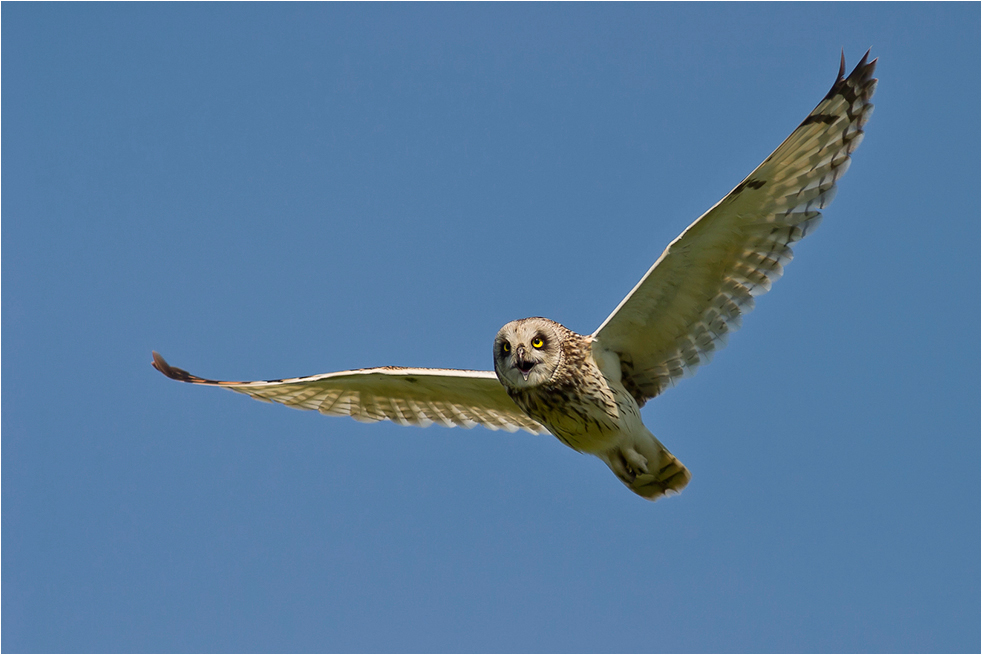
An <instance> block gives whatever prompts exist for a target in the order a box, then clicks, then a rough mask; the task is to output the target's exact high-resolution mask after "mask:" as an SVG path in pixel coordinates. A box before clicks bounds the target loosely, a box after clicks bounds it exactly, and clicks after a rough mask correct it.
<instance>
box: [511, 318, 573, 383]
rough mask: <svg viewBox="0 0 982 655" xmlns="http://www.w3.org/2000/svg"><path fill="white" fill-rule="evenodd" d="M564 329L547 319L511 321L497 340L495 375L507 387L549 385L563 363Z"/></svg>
mask: <svg viewBox="0 0 982 655" xmlns="http://www.w3.org/2000/svg"><path fill="white" fill-rule="evenodd" d="M565 331H566V330H565V328H563V326H561V325H560V324H559V323H556V322H555V321H550V320H549V319H547V318H541V317H538V316H536V317H533V318H523V319H521V320H519V321H512V322H511V323H508V324H507V325H505V326H504V327H503V328H501V329H500V330H498V336H496V337H495V338H494V372H495V374H497V376H498V379H499V380H501V383H502V384H503V385H505V386H506V387H511V388H514V389H527V388H529V387H536V386H538V385H540V384H543V383H545V382H548V381H549V380H550V379H551V378H552V376H553V374H554V373H555V372H556V369H558V368H559V366H560V364H562V361H563V337H564V332H565Z"/></svg>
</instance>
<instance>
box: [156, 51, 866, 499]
mask: <svg viewBox="0 0 982 655" xmlns="http://www.w3.org/2000/svg"><path fill="white" fill-rule="evenodd" d="M868 57H869V52H867V53H866V55H864V56H863V59H862V61H860V62H859V65H858V66H856V69H855V70H853V72H852V73H850V74H849V76H848V77H846V76H845V75H844V74H845V57H844V56H843V57H842V59H841V63H840V65H839V75H838V77H837V79H836V82H835V84H833V85H832V89H831V90H830V91H829V92H828V94H827V95H826V96H825V98H823V99H822V101H821V102H820V103H819V104H818V106H817V107H816V108H815V109H814V111H812V112H811V113H810V114H809V115H808V117H807V118H805V120H804V121H802V123H801V125H799V126H798V128H797V129H796V130H795V131H794V132H792V133H791V136H789V137H788V138H787V139H786V140H785V141H784V143H782V144H781V145H780V146H778V148H777V150H775V151H774V152H773V153H771V155H770V156H769V157H768V158H767V159H765V160H764V163H762V164H761V165H760V166H758V167H757V168H756V170H754V172H753V173H751V174H750V176H749V177H747V178H746V179H745V180H744V181H743V182H741V183H740V184H738V185H737V186H736V188H734V189H733V190H732V191H731V192H730V193H728V194H727V195H726V197H725V198H723V199H722V200H720V201H719V202H718V203H716V205H715V206H713V207H712V208H711V209H710V210H709V211H707V212H706V213H705V214H703V215H702V216H701V217H700V218H699V219H698V220H696V221H695V222H694V223H693V224H692V225H690V226H689V227H687V228H686V229H685V231H684V232H682V234H681V235H680V236H679V237H678V238H677V239H675V240H674V241H673V242H672V243H670V244H669V246H668V247H667V248H666V249H665V251H664V252H663V253H662V255H661V257H659V258H658V260H657V261H656V262H655V263H654V265H653V266H652V267H651V268H650V269H649V270H648V272H647V273H646V274H645V276H644V277H643V278H641V281H640V282H638V284H637V286H635V287H634V289H633V290H632V291H631V292H630V293H629V294H627V297H626V298H624V300H622V301H621V303H620V304H619V305H618V306H617V308H616V309H614V311H613V313H612V314H611V315H610V316H608V317H607V320H605V321H604V322H603V324H602V325H601V326H600V327H599V328H597V330H596V331H595V332H594V333H593V334H591V335H589V336H584V335H581V334H577V333H575V332H573V331H571V330H568V329H566V328H565V327H563V326H562V325H560V324H559V323H556V322H555V321H550V320H549V319H547V318H539V317H535V318H525V319H521V320H518V321H512V322H511V323H508V324H507V325H505V326H504V327H503V328H501V330H500V331H499V332H498V335H497V336H496V337H495V339H494V350H493V355H494V371H493V372H492V371H469V370H455V369H433V368H401V367H395V366H385V367H382V368H366V369H359V370H355V371H340V372H337V373H324V374H322V375H312V376H309V377H302V378H290V379H286V380H268V381H257V382H223V381H218V380H207V379H204V378H199V377H197V376H195V375H191V374H190V373H188V372H187V371H183V370H181V369H179V368H174V367H173V366H170V365H169V364H168V363H167V362H166V361H164V358H163V357H161V356H160V355H158V354H157V353H153V366H154V367H155V368H156V369H157V370H158V371H160V372H161V373H163V374H164V375H166V376H167V377H169V378H173V379H175V380H180V381H182V382H191V383H193V384H204V385H211V386H218V387H224V388H226V389H231V390H232V391H237V392H239V393H244V394H247V395H249V396H252V397H253V398H256V399H258V400H264V401H267V402H268V401H272V402H277V403H282V404H284V405H288V406H290V407H296V408H299V409H316V410H318V411H320V412H321V413H323V414H328V415H331V416H351V417H352V418H354V419H356V420H359V421H380V420H382V419H388V420H390V421H394V422H396V423H400V424H403V425H420V426H427V425H431V424H433V423H438V424H440V425H444V426H448V427H449V426H462V427H466V428H470V427H473V426H475V425H483V426H485V427H487V428H490V429H492V430H498V429H502V430H507V431H508V432H514V431H516V430H519V429H521V430H526V431H528V432H532V433H547V432H548V433H551V434H553V435H555V436H556V437H557V438H558V439H559V440H560V441H562V442H563V443H564V444H566V445H567V446H569V447H570V448H572V449H574V450H577V451H579V452H582V453H589V454H591V455H595V456H597V457H599V458H600V459H601V460H603V462H604V463H605V464H607V466H609V467H610V469H611V470H612V471H613V472H614V474H615V475H616V476H617V477H618V478H619V479H620V480H621V482H623V483H624V484H625V485H626V486H627V487H628V489H630V490H631V491H633V492H634V493H636V494H638V495H639V496H642V497H644V498H647V499H649V500H656V499H658V498H659V497H661V496H663V495H665V494H666V493H668V492H679V491H681V490H682V489H683V488H684V487H685V486H686V485H687V484H688V483H689V478H690V473H689V470H688V469H687V468H686V467H685V466H684V465H683V464H682V463H681V462H680V461H679V460H678V459H676V457H675V456H674V455H672V454H671V453H670V452H668V450H667V449H666V448H665V447H664V446H663V445H662V444H661V442H660V441H658V439H656V438H655V437H654V435H652V434H651V432H650V431H649V430H648V428H646V427H645V425H644V423H643V422H642V421H641V412H640V407H641V406H642V405H644V403H645V402H646V401H648V400H649V399H651V398H654V397H655V396H657V395H658V394H660V393H661V392H662V391H664V390H665V389H667V388H668V387H669V386H671V385H673V384H674V382H675V381H676V380H677V379H678V378H680V377H682V376H683V375H684V374H686V373H691V372H693V371H694V370H695V368H696V367H698V366H699V365H700V364H703V363H706V362H708V361H709V360H710V358H711V357H712V354H713V353H714V352H715V351H716V350H717V349H719V348H721V347H722V346H723V345H724V344H725V343H726V337H727V335H728V334H729V333H730V332H732V331H734V330H735V329H737V328H738V327H739V326H740V318H741V316H742V315H743V314H746V313H747V312H749V311H750V310H751V309H753V307H754V298H755V297H756V296H759V295H761V294H762V293H764V292H766V291H767V290H769V289H770V288H771V284H772V283H773V282H774V281H775V280H777V279H778V278H779V277H781V274H782V272H783V270H784V266H785V265H787V263H788V262H790V261H791V258H792V252H791V244H792V243H794V242H796V241H798V240H800V239H801V238H802V237H804V236H805V235H806V234H808V233H809V232H810V231H811V230H813V229H814V228H815V227H816V226H817V225H818V223H819V221H820V220H821V218H822V215H821V213H820V210H822V209H824V208H825V207H826V206H828V204H829V203H830V202H831V201H832V198H833V197H834V196H835V191H836V187H835V183H836V181H837V180H838V179H839V178H840V177H841V176H842V175H843V174H844V173H845V172H846V170H847V169H848V168H849V156H850V155H851V154H852V152H853V150H855V149H856V147H857V146H858V145H859V144H860V142H861V141H862V140H863V125H864V124H865V123H866V121H867V119H868V118H869V116H870V113H871V112H872V110H873V105H872V104H870V99H871V98H872V96H873V91H874V90H875V89H876V79H874V78H873V70H874V68H875V67H876V60H875V59H874V60H873V61H867V59H868Z"/></svg>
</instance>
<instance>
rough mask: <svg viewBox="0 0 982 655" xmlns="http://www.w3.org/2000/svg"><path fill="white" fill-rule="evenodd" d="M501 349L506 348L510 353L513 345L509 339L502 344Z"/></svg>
mask: <svg viewBox="0 0 982 655" xmlns="http://www.w3.org/2000/svg"><path fill="white" fill-rule="evenodd" d="M501 349H502V350H504V351H505V352H506V353H510V352H511V346H509V345H508V342H507V341H506V342H505V343H503V344H501Z"/></svg>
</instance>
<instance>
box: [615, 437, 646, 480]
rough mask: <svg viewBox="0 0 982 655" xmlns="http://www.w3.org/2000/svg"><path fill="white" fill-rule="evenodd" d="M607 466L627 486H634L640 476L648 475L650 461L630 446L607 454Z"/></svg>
mask: <svg viewBox="0 0 982 655" xmlns="http://www.w3.org/2000/svg"><path fill="white" fill-rule="evenodd" d="M606 460H607V464H608V466H610V468H611V470H612V471H613V472H614V473H615V474H616V475H617V477H619V478H620V479H621V481H623V482H624V483H625V484H628V485H630V484H632V483H633V482H634V480H635V478H637V477H638V476H639V475H645V474H647V473H648V460H647V458H645V456H644V455H642V454H641V453H639V452H638V451H636V450H634V448H631V447H630V446H628V447H627V448H620V447H618V448H613V449H611V450H610V452H608V453H607V457H606Z"/></svg>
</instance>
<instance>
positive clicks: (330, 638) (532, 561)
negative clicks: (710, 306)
mask: <svg viewBox="0 0 982 655" xmlns="http://www.w3.org/2000/svg"><path fill="white" fill-rule="evenodd" d="M979 22H980V9H979V5H978V4H975V3H963V4H955V5H952V4H930V5H926V4H902V5H898V4H872V5H870V4H835V5H827V4H807V5H804V4H795V5H774V4H766V5H739V4H727V5H713V4H694V5H671V4H653V5H652V4H642V5H638V4H631V5H593V4H589V5H587V4H578V5H552V4H550V5H513V4H508V5H444V4H439V5H374V4H373V5H334V4H330V5H321V4H300V5H296V4H288V5H280V4H276V5H265V4H249V5H236V4H217V5H215V4H207V5H197V4H193V5H189V4H164V5H160V4H138V5H130V4H85V5H76V4H10V3H4V5H3V7H2V80H3V92H4V93H3V99H4V102H3V128H4V129H3V140H2V157H3V178H2V192H3V193H2V219H3V222H2V229H3V231H2V237H3V239H2V280H3V287H2V291H3V294H2V327H3V336H4V339H3V352H2V354H3V358H2V362H3V364H2V373H3V380H4V385H3V395H2V403H3V405H2V410H3V411H2V448H3V450H2V503H3V506H2V510H3V511H2V528H3V552H2V555H3V558H2V567H3V568H2V576H3V614H2V648H3V650H4V651H8V652H13V651H147V650H150V651H213V650H218V651H237V650H247V651H264V650H276V651H324V650H328V651H335V650H342V651H364V650H368V651H389V650H398V651H418V650H424V651H512V650H519V651H543V650H544V651H609V650H612V651H706V650H708V651H746V650H750V651H786V650H793V651H968V652H971V651H975V652H977V651H978V650H979V647H980V642H979V614H980V601H979V598H980V582H979V581H980V567H979V552H980V541H979V539H980V537H979V535H980V519H979V517H980V504H979V491H980V477H979V462H980V448H979V428H980V421H979V410H978V407H979V406H978V405H977V404H976V403H977V402H978V398H979V392H980V387H979V368H978V364H979V361H980V357H979V345H978V344H979V339H978V335H979V331H978V330H979V328H978V317H979V297H980V288H979V283H978V280H979V277H978V271H979V269H980V260H979V252H980V247H979V246H980V223H979V215H980V206H979V178H980V165H979V161H980V157H979V141H980V133H979V96H980V85H979V79H980V68H979V60H980V42H979ZM870 46H872V48H873V55H874V56H877V57H879V58H880V64H879V68H878V70H877V76H878V77H879V78H880V86H879V89H878V91H877V94H876V97H875V99H874V102H875V103H876V105H877V108H876V111H875V113H874V115H873V117H872V120H871V122H870V123H869V125H868V129H867V136H866V140H865V142H864V143H863V145H862V146H861V148H860V149H859V150H858V151H857V153H856V155H855V158H854V161H853V165H852V168H851V169H850V171H849V173H848V174H847V175H846V176H845V178H844V179H843V180H842V182H841V184H840V191H839V195H838V197H837V199H836V201H835V203H834V204H833V205H832V207H831V208H830V209H829V210H828V211H827V212H826V216H825V221H824V222H823V225H822V227H821V228H820V229H819V230H818V231H817V232H816V233H815V234H814V235H813V236H810V237H809V238H808V239H807V240H805V241H804V242H803V243H801V244H799V246H798V247H797V248H796V255H797V256H796V259H795V261H794V263H793V264H791V265H790V266H789V267H788V270H787V271H786V275H785V277H784V278H783V279H782V280H781V281H780V282H779V283H778V284H776V285H775V288H774V290H773V291H772V292H771V293H770V294H768V295H766V296H764V297H763V298H761V299H760V301H759V302H758V306H757V309H756V310H755V311H754V312H753V313H752V314H751V315H750V316H748V317H747V318H746V320H745V321H744V326H743V329H742V330H741V331H740V332H738V333H737V334H736V335H734V336H733V337H732V338H731V340H730V345H729V347H728V348H727V349H726V350H725V351H723V352H722V353H720V354H719V355H717V357H716V358H715V360H714V362H713V363H712V364H711V365H710V366H707V367H705V368H703V369H701V370H700V371H699V373H698V375H696V376H695V377H693V378H691V379H687V380H684V381H683V382H682V383H681V384H680V385H679V386H678V387H676V388H675V389H672V390H670V391H669V392H668V393H665V394H664V395H663V396H661V397H659V398H657V399H655V400H654V401H652V402H651V403H649V404H648V405H647V406H646V408H645V409H644V418H645V422H646V423H647V425H648V426H649V427H650V428H651V430H652V431H653V432H654V433H655V434H656V435H658V436H659V437H660V438H661V439H662V441H664V443H665V444H666V445H667V446H668V447H669V448H670V449H671V450H672V451H673V452H674V453H675V454H676V455H678V456H679V458H680V459H681V460H682V461H683V462H685V463H686V464H687V465H688V467H689V468H690V470H691V471H692V474H693V479H692V483H691V484H690V485H689V487H688V488H687V489H686V490H685V491H684V493H682V494H681V495H680V496H677V497H673V498H670V499H667V500H662V501H659V502H657V503H654V504H651V503H648V502H645V501H643V500H641V499H639V498H637V497H635V496H634V495H633V494H631V493H629V492H628V491H627V490H625V489H624V488H623V487H622V486H621V484H620V483H619V482H618V481H617V480H616V479H615V478H614V477H613V476H612V475H611V474H610V472H609V471H608V470H607V469H606V467H605V466H603V464H602V463H600V462H599V461H597V460H595V459H593V458H590V457H586V456H583V455H579V454H577V453H575V452H573V451H571V450H569V449H567V448H565V447H564V446H562V445H561V444H560V443H559V442H558V441H557V440H555V439H554V438H552V437H548V436H537V437H535V436H531V435H527V434H525V433H520V434H513V435H510V434H504V433H500V432H490V431H486V430H483V429H480V428H477V429H474V430H470V431H467V430H448V429H442V428H437V427H432V428H428V429H425V430H424V429H418V428H403V427H398V426H395V425H391V424H374V425H364V424H359V423H356V422H354V421H352V420H349V419H337V418H327V417H323V416H320V415H317V414H315V413H310V412H297V411H293V410H289V409H286V408H283V407H279V406H272V405H266V404H261V403H257V402H254V401H251V400H248V399H246V398H243V397H240V396H236V395H233V394H230V393H227V392H222V391H218V390H212V389H202V388H195V387H191V386H188V385H180V384H176V383H174V382H171V381H169V380H166V379H165V378H163V377H162V376H160V375H159V374H158V373H156V372H155V371H154V370H153V369H152V368H151V367H150V365H149V363H150V351H151V349H156V350H159V351H160V352H161V353H163V354H164V355H165V356H166V357H167V358H168V359H169V360H170V361H171V363H173V364H175V365H177V366H181V367H183V368H187V369H189V370H191V371H192V372H194V373H197V374H200V375H205V376H210V377H222V378H226V379H255V378H278V377H287V376H294V375H304V374H313V373H321V372H326V371H332V370H341V369H346V368H356V367H366V366H376V365H386V364H392V365H407V366H447V367H461V368H483V369H488V368H490V367H491V342H492V339H493V337H494V335H495V333H496V332H497V330H498V328H499V327H500V326H501V325H503V324H504V323H506V322H508V321H510V320H512V319H515V318H520V317H524V316H529V315H543V316H548V317H550V318H553V319H555V320H557V321H560V322H561V323H563V324H565V325H567V326H568V327H570V328H571V329H574V330H577V331H579V332H584V333H589V332H591V331H592V330H593V329H594V328H596V327H597V326H598V325H599V324H600V322H601V321H602V320H603V319H604V318H605V317H606V316H607V314H608V313H609V312H610V310H611V309H612V308H613V307H614V306H615V305H616V304H617V302H619V301H620V299H621V298H622V297H623V296H624V295H625V294H626V293H627V292H628V291H629V290H630V289H631V287H632V286H633V285H634V284H635V283H636V282H637V280H638V279H639V278H640V276H641V275H642V274H643V273H644V271H645V270H646V269H647V268H648V267H649V266H650V265H651V263H652V262H653V261H654V260H655V258H656V257H657V256H658V254H659V253H660V252H661V251H662V249H663V248H664V247H665V245H666V244H667V243H668V242H669V241H670V240H671V239H672V238H674V237H675V236H676V235H677V234H678V233H679V232H681V230H682V229H683V228H685V227H686V226H687V225H688V224H689V223H690V222H691V221H692V220H693V219H695V218H696V217H697V216H699V215H700V214H701V213H702V212H703V211H705V210H706V209H707V208H709V207H710V206H711V205H712V204H713V203H715V202H716V201H717V200H718V199H719V198H721V197H722V196H723V195H724V194H725V193H726V192H727V191H729V190H730V189H731V188H732V187H733V186H734V185H735V184H736V183H738V182H739V181H740V180H741V179H743V177H744V176H745V175H747V174H748V173H749V172H750V171H751V170H752V169H753V168H754V166H756V165H757V164H758V163H759V162H760V161H761V160H762V159H763V158H764V157H765V156H766V155H767V154H768V153H769V152H770V151H771V150H772V149H773V148H774V147H775V146H777V144H778V143H780V142H781V140H782V139H784V137H785V136H787V134H788V133H790V132H791V130H792V129H793V128H794V127H795V126H796V125H797V124H798V122H800V121H801V120H802V119H803V118H804V117H805V115H806V114H807V113H808V112H809V111H810V110H811V109H812V107H813V106H814V105H815V104H816V103H817V102H818V101H819V100H820V99H821V98H822V96H823V95H824V94H825V93H826V91H827V90H828V88H829V87H830V86H831V84H832V82H833V81H834V78H835V73H836V70H837V67H838V60H839V52H840V49H842V48H844V49H845V52H846V59H847V62H848V64H849V66H850V67H851V66H852V65H855V63H856V62H857V61H858V60H859V58H860V57H861V56H862V54H863V52H864V51H865V50H866V49H867V48H868V47H870Z"/></svg>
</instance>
